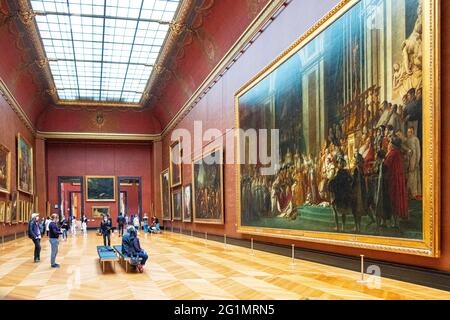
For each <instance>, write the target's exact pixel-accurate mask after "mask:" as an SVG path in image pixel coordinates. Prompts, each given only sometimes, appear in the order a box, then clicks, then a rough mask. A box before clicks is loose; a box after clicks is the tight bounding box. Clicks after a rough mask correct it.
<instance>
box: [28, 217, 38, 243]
mask: <svg viewBox="0 0 450 320" xmlns="http://www.w3.org/2000/svg"><path fill="white" fill-rule="evenodd" d="M39 235H40V226H39V222H36V220H34V219H33V220H31V221H30V222H29V223H28V236H29V237H30V239H32V240H34V239H37V237H38V236H39Z"/></svg>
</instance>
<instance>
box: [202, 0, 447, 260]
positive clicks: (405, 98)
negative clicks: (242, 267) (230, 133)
mask: <svg viewBox="0 0 450 320" xmlns="http://www.w3.org/2000/svg"><path fill="white" fill-rule="evenodd" d="M439 11H440V1H438V0H402V1H390V0H379V1H365V0H344V1H342V2H341V3H340V4H339V5H338V6H337V7H336V8H335V9H333V10H332V12H331V13H330V14H329V15H327V16H326V18H324V19H322V20H321V21H320V22H319V23H317V24H316V25H314V26H313V27H312V28H311V29H310V30H308V31H307V32H306V33H305V35H304V36H302V37H301V38H300V39H298V40H297V41H296V42H295V43H294V44H293V45H292V46H291V47H290V48H289V49H288V50H287V51H285V52H284V53H281V55H280V56H279V57H278V58H277V59H276V60H275V61H273V62H272V63H271V64H269V65H268V66H267V67H266V68H265V69H263V70H261V71H260V72H259V73H258V74H256V76H255V77H254V78H253V79H250V80H249V82H248V83H247V84H245V85H244V86H243V87H242V88H241V89H240V90H239V91H238V92H237V93H236V95H235V106H236V113H235V114H236V128H238V129H241V130H242V131H243V132H245V131H247V130H249V129H252V130H257V131H258V130H269V132H270V131H272V130H278V131H277V132H278V136H279V141H278V142H279V143H278V145H277V146H276V147H277V149H278V150H275V151H276V152H278V153H279V155H280V161H279V163H277V164H276V165H275V167H274V170H273V171H274V172H273V173H271V174H270V175H267V174H264V173H263V171H262V170H261V167H264V165H263V164H262V163H261V159H259V158H258V161H257V163H249V162H245V163H242V164H240V165H238V166H237V177H238V178H237V179H238V181H237V185H236V192H237V195H238V197H237V199H238V200H237V214H236V216H237V221H238V232H240V233H245V234H251V235H259V236H269V237H279V238H284V239H295V240H302V241H308V242H316V243H322V244H331V245H338V246H346V247H355V248H364V249H373V250H381V251H390V252H396V253H404V254H412V255H420V256H428V257H439V255H440V245H439V239H440V234H439V232H440V227H439V222H440V214H441V207H440V195H441V191H440V134H441V133H440V125H441V124H440V110H441V106H440V82H439V73H440V59H439V57H440V35H441V30H440V21H439V20H440V14H439ZM255 71H256V70H255ZM255 73H256V72H255ZM268 101H269V103H267V102H268ZM241 130H240V131H241ZM242 131H241V132H242ZM240 138H243V137H239V140H240ZM241 143H242V141H241ZM267 144H268V145H267V147H268V148H267V149H268V150H270V149H271V146H273V144H270V143H269V142H268V143H267ZM260 147H261V146H260ZM264 147H266V146H264ZM250 151H252V150H251V147H249V146H248V145H247V144H246V145H245V147H242V148H238V153H242V152H245V154H239V155H238V159H249V157H250ZM430 159H432V161H430ZM194 190H195V188H194Z"/></svg>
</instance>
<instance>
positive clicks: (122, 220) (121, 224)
mask: <svg viewBox="0 0 450 320" xmlns="http://www.w3.org/2000/svg"><path fill="white" fill-rule="evenodd" d="M125 222H126V221H125V217H124V215H123V213H122V214H120V215H119V217H118V218H117V224H118V225H119V237H123V229H124V227H125Z"/></svg>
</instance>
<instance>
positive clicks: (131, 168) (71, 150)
mask: <svg viewBox="0 0 450 320" xmlns="http://www.w3.org/2000/svg"><path fill="white" fill-rule="evenodd" d="M46 147H47V149H46V151H47V152H46V153H47V190H48V198H49V201H50V203H51V205H52V208H54V206H55V204H57V203H58V177H60V176H83V177H85V176H116V177H118V176H121V177H122V176H125V177H142V198H143V201H142V206H143V210H144V212H149V211H150V208H151V203H150V199H152V169H151V157H152V146H151V144H149V143H139V142H136V143H131V142H130V143H114V142H108V143H105V142H69V141H65V142H51V141H48V142H47V144H46ZM116 183H117V182H116ZM93 206H109V207H110V212H111V214H112V219H113V222H114V223H116V221H117V214H118V195H116V202H109V203H105V202H86V201H85V203H84V213H85V215H86V216H87V217H88V219H91V215H92V207H93ZM53 211H55V210H54V209H53ZM99 223H100V222H99V221H95V222H91V223H90V225H89V227H96V226H97V224H99Z"/></svg>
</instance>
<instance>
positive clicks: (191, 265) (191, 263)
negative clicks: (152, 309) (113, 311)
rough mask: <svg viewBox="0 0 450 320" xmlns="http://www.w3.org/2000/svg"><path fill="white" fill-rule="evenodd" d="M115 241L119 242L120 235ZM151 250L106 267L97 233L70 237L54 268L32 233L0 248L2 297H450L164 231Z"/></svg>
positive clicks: (146, 241) (150, 240) (148, 245)
mask: <svg viewBox="0 0 450 320" xmlns="http://www.w3.org/2000/svg"><path fill="white" fill-rule="evenodd" d="M112 242H113V243H114V244H120V238H119V237H118V236H117V235H114V236H113V237H112ZM141 244H142V246H143V247H144V248H145V249H146V250H147V251H148V252H149V253H150V259H149V262H148V264H147V266H146V270H145V273H143V274H138V273H128V274H126V273H125V270H124V268H122V267H121V266H120V265H118V264H117V265H116V268H115V272H114V271H113V268H111V267H108V268H107V270H106V273H104V274H103V273H102V270H101V266H100V264H99V263H98V257H97V251H96V246H97V245H102V239H101V237H97V236H96V235H95V233H92V232H90V233H88V235H87V236H83V235H77V236H75V237H71V236H69V239H68V241H66V242H62V241H61V244H60V248H59V255H58V259H57V261H58V263H60V264H61V268H60V269H51V268H50V262H49V259H50V245H49V242H48V238H44V240H43V241H42V254H41V259H42V262H41V263H40V264H34V263H33V261H32V256H33V244H32V242H31V241H30V240H29V239H25V238H22V239H19V240H16V241H13V242H8V243H5V244H4V245H2V246H1V248H0V299H43V300H50V299H55V300H63V299H75V300H93V299H96V300H99V299H107V300H110V299H112V300H118V299H121V300H123V299H138V300H145V299H151V300H167V299H187V300H199V299H231V300H236V299H248V300H262V299H333V300H335V299H336V300H341V299H352V300H354V299H358V300H360V299H394V300H400V299H445V300H447V299H450V292H445V291H439V290H435V289H431V288H427V287H422V286H417V285H413V284H409V283H404V282H399V281H394V280H390V279H385V278H380V279H378V280H379V281H376V282H373V283H371V284H369V285H363V284H359V283H357V280H358V279H359V278H360V275H359V274H358V273H356V272H352V271H348V270H343V269H339V268H334V267H329V266H324V265H320V264H316V263H311V262H305V261H301V260H296V264H295V265H294V266H292V265H290V263H291V259H290V258H287V257H283V256H279V255H275V254H270V253H265V252H259V251H255V255H252V254H251V250H250V249H246V248H241V247H237V246H231V245H227V246H226V247H225V246H224V244H220V243H217V242H210V241H205V240H203V239H198V238H191V237H189V236H185V235H180V234H172V233H165V234H162V235H153V236H150V235H148V236H144V235H142V236H141Z"/></svg>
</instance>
